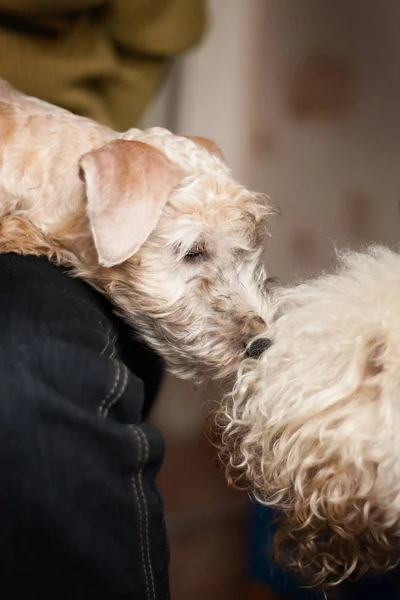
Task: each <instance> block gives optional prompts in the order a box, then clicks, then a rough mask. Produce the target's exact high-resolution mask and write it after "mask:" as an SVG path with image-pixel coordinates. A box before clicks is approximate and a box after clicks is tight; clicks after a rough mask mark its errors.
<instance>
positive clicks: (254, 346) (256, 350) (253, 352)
mask: <svg viewBox="0 0 400 600" xmlns="http://www.w3.org/2000/svg"><path fill="white" fill-rule="evenodd" d="M271 345H272V340H270V339H269V338H259V339H258V340H254V342H252V343H251V344H250V346H248V347H247V349H246V357H247V358H259V357H260V356H261V354H262V353H263V352H265V350H268V348H269V347H270V346H271Z"/></svg>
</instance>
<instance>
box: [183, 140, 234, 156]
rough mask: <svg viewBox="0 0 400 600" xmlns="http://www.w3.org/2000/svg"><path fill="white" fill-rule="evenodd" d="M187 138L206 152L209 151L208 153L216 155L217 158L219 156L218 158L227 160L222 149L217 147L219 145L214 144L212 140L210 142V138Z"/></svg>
mask: <svg viewBox="0 0 400 600" xmlns="http://www.w3.org/2000/svg"><path fill="white" fill-rule="evenodd" d="M185 137H187V139H188V140H192V142H194V143H195V144H197V145H198V146H200V147H201V148H204V149H205V150H207V152H210V153H211V154H215V155H216V156H218V158H221V159H222V160H225V158H224V155H223V154H222V150H221V148H220V147H219V146H217V144H216V143H215V142H213V141H212V140H209V139H208V138H205V137H201V136H199V135H187V136H185Z"/></svg>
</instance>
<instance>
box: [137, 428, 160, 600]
mask: <svg viewBox="0 0 400 600" xmlns="http://www.w3.org/2000/svg"><path fill="white" fill-rule="evenodd" d="M131 427H132V426H131ZM132 429H133V431H134V432H135V434H136V436H137V438H138V439H141V438H142V436H143V440H144V444H145V457H144V462H145V463H146V462H147V460H148V458H149V443H148V441H147V437H146V435H145V433H144V431H143V430H142V429H139V428H133V427H132ZM139 432H140V435H139ZM138 480H139V488H140V492H141V496H142V498H143V506H144V515H145V520H144V524H145V533H146V537H145V541H146V555H147V563H148V567H149V573H150V582H151V589H152V592H153V598H154V600H156V597H157V596H156V590H155V587H154V576H153V569H152V566H151V557H150V538H149V515H148V511H147V502H146V496H145V495H144V490H143V482H142V469H140V470H139V473H138Z"/></svg>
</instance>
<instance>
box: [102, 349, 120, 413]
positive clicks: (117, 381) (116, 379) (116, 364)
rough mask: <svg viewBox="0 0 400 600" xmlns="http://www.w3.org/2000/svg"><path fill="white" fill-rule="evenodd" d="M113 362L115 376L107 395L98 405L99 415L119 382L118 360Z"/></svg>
mask: <svg viewBox="0 0 400 600" xmlns="http://www.w3.org/2000/svg"><path fill="white" fill-rule="evenodd" d="M114 364H115V377H114V381H113V385H112V388H111V390H110V391H109V392H108V394H107V396H106V397H105V398H103V400H102V401H101V404H100V406H99V411H98V412H99V415H100V416H101V415H102V414H103V410H104V407H105V406H106V404H107V402H108V401H109V400H110V398H112V397H113V395H114V394H115V391H116V389H117V387H118V384H119V379H120V375H121V369H120V366H119V362H118V361H117V362H116V363H114Z"/></svg>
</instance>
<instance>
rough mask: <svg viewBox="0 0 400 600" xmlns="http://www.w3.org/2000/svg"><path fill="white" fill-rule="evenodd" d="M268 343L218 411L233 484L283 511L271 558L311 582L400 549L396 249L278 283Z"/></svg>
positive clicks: (378, 564) (386, 565) (338, 577)
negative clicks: (286, 284)
mask: <svg viewBox="0 0 400 600" xmlns="http://www.w3.org/2000/svg"><path fill="white" fill-rule="evenodd" d="M269 320H270V321H271V322H272V321H274V322H273V323H271V324H270V329H269V337H270V338H271V339H272V346H271V347H270V348H269V349H268V350H267V351H266V352H265V353H264V354H263V355H262V356H261V357H260V359H259V360H257V361H256V360H248V361H245V362H244V363H242V365H241V366H240V368H239V371H238V376H237V379H236V382H235V385H234V389H233V391H232V392H231V393H230V394H228V395H227V396H226V397H225V399H224V401H223V403H222V405H221V407H220V409H219V410H218V411H217V413H216V415H215V416H214V418H213V428H212V439H213V441H214V443H215V444H216V445H217V447H218V449H219V457H220V459H221V461H222V463H223V464H224V466H225V471H226V475H227V477H228V479H229V480H230V482H231V483H233V484H234V485H237V486H241V487H244V488H247V489H249V490H250V491H251V492H252V493H253V494H254V496H255V497H256V499H257V500H259V501H260V502H262V503H264V504H266V505H268V506H271V507H275V508H276V509H278V514H280V515H281V516H280V518H279V527H278V533H277V535H276V539H275V555H276V557H277V558H278V559H279V560H280V562H281V563H282V564H283V565H285V566H286V567H288V568H290V569H293V570H295V571H297V572H298V573H300V574H301V575H302V576H303V578H304V579H305V580H306V582H307V583H309V584H311V585H320V586H326V585H333V584H337V583H338V582H340V581H342V580H343V579H345V578H347V577H351V576H352V577H358V576H360V575H362V574H363V573H365V572H366V571H369V570H386V569H390V568H392V567H394V566H396V565H397V564H398V562H399V557H400V436H399V431H400V368H399V365H400V255H399V254H397V253H396V252H392V251H391V250H389V249H386V248H382V247H372V248H370V249H369V250H368V251H367V252H366V253H349V254H344V255H342V256H341V257H340V264H339V267H338V270H337V272H336V273H334V274H331V275H326V276H322V277H320V278H318V279H316V280H314V281H310V282H308V283H304V284H302V285H299V286H297V287H293V288H291V289H290V288H289V289H286V290H276V292H275V297H274V299H273V301H272V305H271V312H270V313H269Z"/></svg>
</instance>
